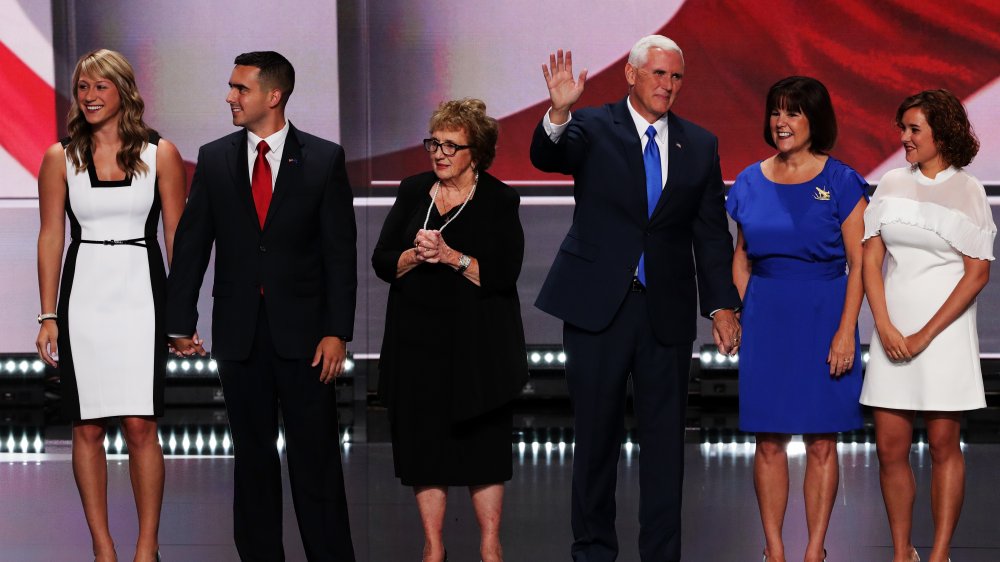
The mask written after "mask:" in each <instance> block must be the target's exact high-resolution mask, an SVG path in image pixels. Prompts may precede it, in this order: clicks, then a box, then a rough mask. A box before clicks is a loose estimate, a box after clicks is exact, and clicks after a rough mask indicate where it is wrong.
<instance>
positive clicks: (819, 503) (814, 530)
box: [802, 433, 840, 562]
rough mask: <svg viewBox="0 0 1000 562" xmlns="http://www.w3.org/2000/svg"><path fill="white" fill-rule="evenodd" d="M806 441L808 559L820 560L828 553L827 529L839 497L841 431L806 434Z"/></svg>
mask: <svg viewBox="0 0 1000 562" xmlns="http://www.w3.org/2000/svg"><path fill="white" fill-rule="evenodd" d="M803 440H804V441H805V442H806V478H805V481H804V482H803V485H802V488H803V490H802V494H803V496H804V497H805V503H806V525H807V526H808V527H809V544H808V545H807V546H806V557H805V560H806V562H820V561H821V560H823V559H824V558H825V557H826V556H825V555H824V550H823V545H824V544H825V542H826V531H827V529H828V528H829V526H830V513H831V512H832V511H833V502H834V500H836V499H837V485H838V484H839V482H840V465H839V464H838V462H837V435H836V434H832V433H825V434H812V435H804V436H803Z"/></svg>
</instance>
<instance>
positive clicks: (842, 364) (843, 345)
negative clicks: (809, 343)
mask: <svg viewBox="0 0 1000 562" xmlns="http://www.w3.org/2000/svg"><path fill="white" fill-rule="evenodd" d="M826 362H827V363H829V364H830V376H831V377H839V376H841V375H843V374H844V373H846V372H848V371H850V370H851V367H852V366H853V365H854V330H843V329H841V330H837V333H836V334H834V335H833V342H832V343H831V344H830V353H828V354H827V356H826Z"/></svg>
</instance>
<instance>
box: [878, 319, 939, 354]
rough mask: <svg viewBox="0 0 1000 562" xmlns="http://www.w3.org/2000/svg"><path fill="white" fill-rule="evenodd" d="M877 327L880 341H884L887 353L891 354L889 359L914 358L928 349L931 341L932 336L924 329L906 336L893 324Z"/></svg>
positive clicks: (883, 344)
mask: <svg viewBox="0 0 1000 562" xmlns="http://www.w3.org/2000/svg"><path fill="white" fill-rule="evenodd" d="M875 328H876V330H875V332H876V335H877V336H878V338H879V342H881V343H882V349H884V350H885V354H886V355H888V356H889V359H892V360H893V361H896V362H899V361H909V360H910V359H913V357H914V356H915V355H917V354H919V353H920V352H921V351H923V350H925V349H927V346H928V345H929V344H930V343H931V338H930V337H928V336H927V334H926V332H925V331H924V330H919V331H917V332H915V333H913V334H911V335H909V336H904V335H903V334H902V332H900V331H899V330H898V329H897V328H896V327H895V326H893V325H892V324H889V325H888V326H884V327H880V326H876V327H875Z"/></svg>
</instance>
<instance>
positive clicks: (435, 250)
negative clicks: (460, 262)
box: [413, 229, 455, 264]
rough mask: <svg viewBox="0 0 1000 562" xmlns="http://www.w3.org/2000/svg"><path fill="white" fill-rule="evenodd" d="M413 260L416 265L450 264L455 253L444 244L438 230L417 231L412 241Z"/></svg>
mask: <svg viewBox="0 0 1000 562" xmlns="http://www.w3.org/2000/svg"><path fill="white" fill-rule="evenodd" d="M413 245H414V248H415V249H414V258H415V259H416V261H417V263H445V264H448V263H451V262H452V261H453V260H452V258H453V257H454V256H453V255H452V254H454V253H455V251H454V250H452V249H451V248H450V247H449V246H448V245H447V244H445V242H444V238H442V237H441V231H440V230H422V229H421V230H418V231H417V237H416V239H414V240H413Z"/></svg>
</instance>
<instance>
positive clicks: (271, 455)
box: [166, 51, 357, 561]
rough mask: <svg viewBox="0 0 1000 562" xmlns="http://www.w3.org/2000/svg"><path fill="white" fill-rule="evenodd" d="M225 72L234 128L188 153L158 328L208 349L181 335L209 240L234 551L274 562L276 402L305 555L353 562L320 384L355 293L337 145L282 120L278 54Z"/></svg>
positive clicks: (353, 235) (251, 56)
mask: <svg viewBox="0 0 1000 562" xmlns="http://www.w3.org/2000/svg"><path fill="white" fill-rule="evenodd" d="M235 64H236V67H235V68H234V69H233V72H232V76H231V77H230V80H229V95H228V96H227V97H226V102H227V103H228V104H229V106H230V110H231V111H232V116H233V124H234V125H236V126H239V127H241V129H240V130H239V131H237V132H235V133H233V134H231V135H228V136H226V137H223V138H221V139H218V140H216V141H214V142H211V143H209V144H206V145H205V146H203V147H201V150H200V151H199V153H198V163H197V167H196V168H195V174H194V180H193V183H192V186H191V194H190V198H189V199H188V203H187V207H186V208H185V210H184V215H183V216H182V218H181V221H180V225H179V226H178V229H177V236H176V240H175V242H174V255H173V267H172V268H171V271H170V278H169V282H168V302H169V306H168V307H167V310H168V311H169V312H168V316H167V319H166V322H167V333H169V334H171V335H172V337H173V340H172V343H173V346H174V348H175V349H176V350H177V351H178V352H179V353H181V354H186V355H190V354H193V353H202V354H203V353H204V350H203V349H201V347H200V343H198V342H197V340H196V339H195V338H192V337H191V336H192V335H194V334H195V330H196V325H197V320H198V311H197V302H198V292H199V289H200V287H201V283H202V280H203V277H204V274H205V270H206V268H207V266H208V262H209V256H210V253H211V250H212V245H213V243H214V245H215V284H214V287H213V289H212V296H213V297H214V306H213V314H212V326H213V329H212V333H213V345H212V353H213V355H214V357H215V359H217V360H218V365H219V376H220V378H221V380H222V386H223V391H224V392H225V397H226V409H227V411H228V414H229V424H230V428H231V430H232V434H233V444H234V446H235V453H236V469H235V497H234V505H233V516H234V534H235V542H236V547H237V550H238V551H239V554H240V557H241V558H242V559H243V560H261V561H263V560H268V561H273V560H284V553H283V548H282V543H281V536H282V531H281V515H282V502H281V468H280V462H279V456H278V450H277V448H276V440H277V437H278V410H279V408H280V410H281V414H282V421H283V424H284V428H285V444H286V451H287V455H288V472H289V476H290V479H291V490H292V499H293V501H294V505H295V514H296V519H297V521H298V525H299V530H300V533H301V536H302V542H303V544H304V546H305V551H306V555H307V557H308V558H309V560H310V561H313V560H336V561H352V560H354V549H353V546H352V542H351V534H350V525H349V523H348V514H347V501H346V497H345V494H344V480H343V471H342V468H341V462H340V440H339V431H338V427H337V409H336V396H335V390H334V385H332V384H330V383H331V382H333V381H334V379H335V378H336V376H337V375H339V374H340V373H341V372H342V370H343V366H344V359H345V356H346V342H347V341H349V340H350V339H351V336H352V333H353V329H354V308H355V295H356V291H357V278H356V276H357V273H356V271H357V267H356V252H357V249H356V241H357V232H356V226H355V221H354V209H353V199H352V195H351V188H350V185H349V184H348V180H347V172H346V168H345V158H344V150H343V149H342V148H341V147H340V146H339V145H337V144H335V143H332V142H330V141H327V140H323V139H321V138H318V137H315V136H312V135H310V134H307V133H304V132H302V131H299V130H298V129H296V128H295V127H293V126H292V125H291V123H289V122H288V121H287V120H286V119H285V105H286V104H287V102H288V98H289V96H290V95H291V93H292V90H293V88H294V85H295V71H294V69H293V68H292V65H291V64H290V63H289V62H288V60H287V59H285V57H283V56H281V55H280V54H278V53H275V52H270V51H267V52H252V53H245V54H242V55H240V56H238V57H236V60H235ZM178 336H179V337H178Z"/></svg>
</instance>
